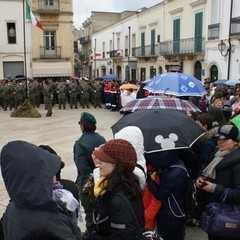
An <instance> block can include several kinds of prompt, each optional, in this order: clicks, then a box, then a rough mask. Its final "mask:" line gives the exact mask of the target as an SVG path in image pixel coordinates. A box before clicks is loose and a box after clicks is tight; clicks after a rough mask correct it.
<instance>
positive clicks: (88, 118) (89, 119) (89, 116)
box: [80, 112, 97, 124]
mask: <svg viewBox="0 0 240 240" xmlns="http://www.w3.org/2000/svg"><path fill="white" fill-rule="evenodd" d="M82 120H84V121H86V122H90V123H93V124H96V123H97V121H96V118H95V117H94V116H93V115H92V114H91V113H89V112H83V113H82V114H81V118H80V122H81V121H82Z"/></svg>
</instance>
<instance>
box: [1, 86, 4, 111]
mask: <svg viewBox="0 0 240 240" xmlns="http://www.w3.org/2000/svg"><path fill="white" fill-rule="evenodd" d="M3 96H4V85H3V82H0V106H1V107H2V108H3V107H4V102H3Z"/></svg>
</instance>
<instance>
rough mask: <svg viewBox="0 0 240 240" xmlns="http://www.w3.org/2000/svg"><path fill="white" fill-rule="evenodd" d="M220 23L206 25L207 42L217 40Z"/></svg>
mask: <svg viewBox="0 0 240 240" xmlns="http://www.w3.org/2000/svg"><path fill="white" fill-rule="evenodd" d="M219 30H220V23H216V24H210V25H208V40H214V39H219Z"/></svg>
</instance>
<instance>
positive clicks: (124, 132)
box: [114, 126, 147, 189]
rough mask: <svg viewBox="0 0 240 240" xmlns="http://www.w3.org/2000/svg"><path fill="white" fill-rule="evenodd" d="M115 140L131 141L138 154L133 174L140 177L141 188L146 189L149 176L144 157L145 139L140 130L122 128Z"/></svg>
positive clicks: (128, 127) (131, 127) (133, 127)
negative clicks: (145, 185)
mask: <svg viewBox="0 0 240 240" xmlns="http://www.w3.org/2000/svg"><path fill="white" fill-rule="evenodd" d="M114 138H115V139H124V140H127V141H129V142H130V143H131V144H132V145H133V147H134V149H135V151H136V154H137V164H136V167H135V168H134V170H133V173H134V174H135V175H137V176H138V178H139V181H140V185H141V188H142V189H143V188H144V184H145V182H146V176H147V168H146V159H145V157H144V139H143V134H142V131H141V129H140V128H138V127H135V126H127V127H124V128H122V129H121V130H120V131H119V132H117V133H116V134H115V135H114Z"/></svg>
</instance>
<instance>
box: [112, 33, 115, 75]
mask: <svg viewBox="0 0 240 240" xmlns="http://www.w3.org/2000/svg"><path fill="white" fill-rule="evenodd" d="M112 34H113V49H112V54H114V36H115V33H114V32H113V33H112ZM112 64H113V74H114V73H115V72H114V59H113V62H112Z"/></svg>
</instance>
